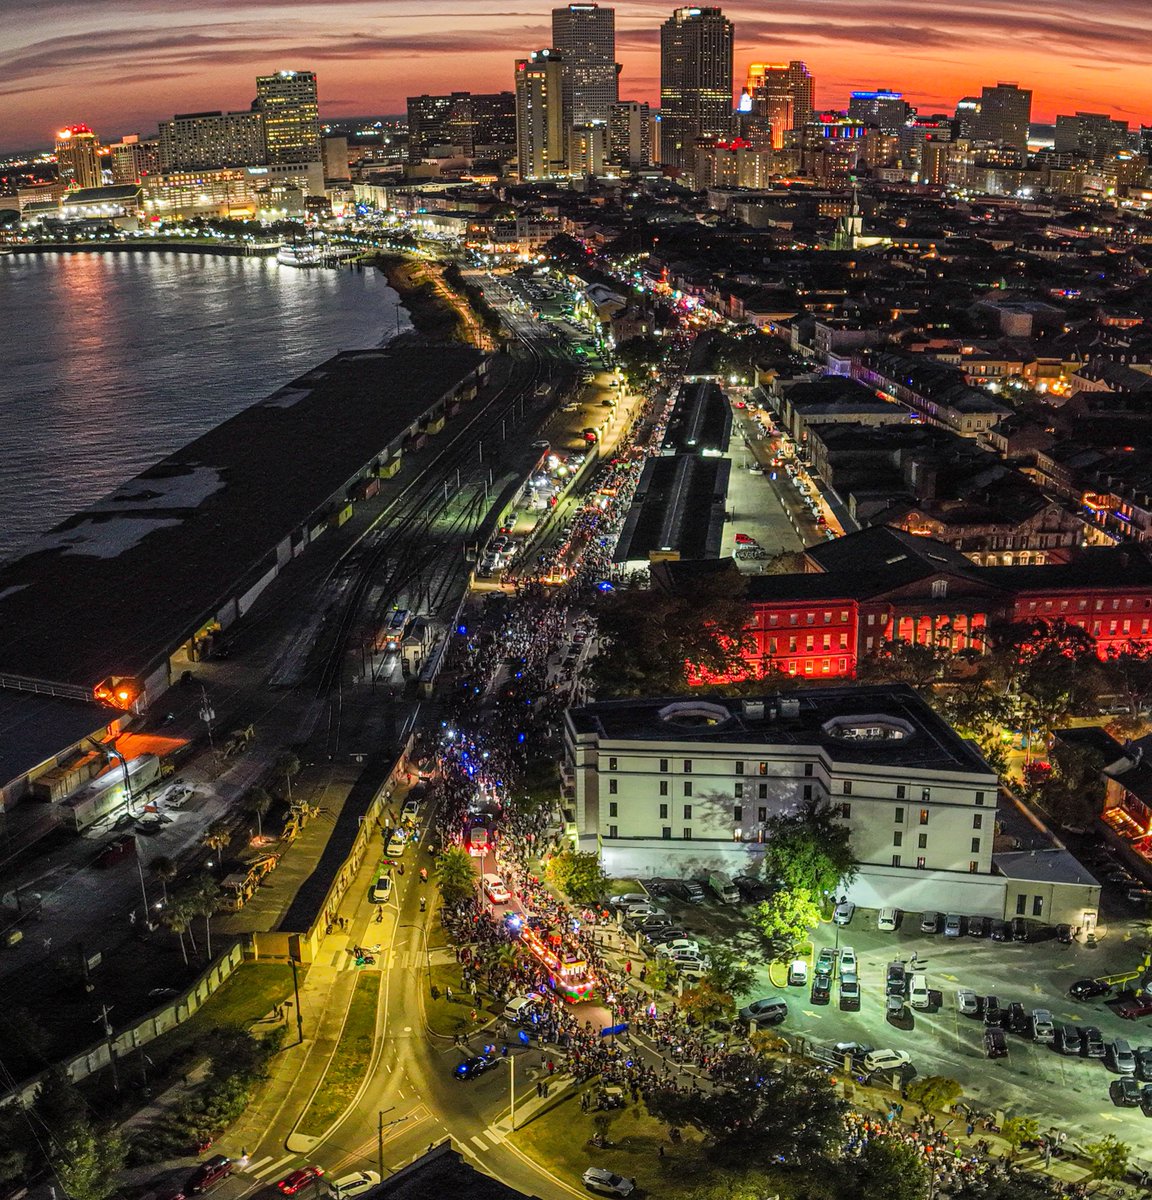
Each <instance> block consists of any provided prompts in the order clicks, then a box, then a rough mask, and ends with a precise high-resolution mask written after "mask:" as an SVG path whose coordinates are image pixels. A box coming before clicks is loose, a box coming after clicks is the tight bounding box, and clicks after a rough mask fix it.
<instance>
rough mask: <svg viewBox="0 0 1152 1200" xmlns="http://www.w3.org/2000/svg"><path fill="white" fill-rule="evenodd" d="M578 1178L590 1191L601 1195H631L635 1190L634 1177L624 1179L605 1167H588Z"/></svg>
mask: <svg viewBox="0 0 1152 1200" xmlns="http://www.w3.org/2000/svg"><path fill="white" fill-rule="evenodd" d="M580 1178H581V1179H582V1180H583V1181H584V1186H585V1187H586V1188H587V1189H588V1190H589V1191H590V1192H597V1193H599V1195H601V1196H631V1195H632V1193H633V1192H634V1191H635V1190H636V1180H635V1179H625V1178H624V1176H623V1175H617V1174H615V1173H614V1172H612V1171H609V1170H608V1168H607V1167H589V1168H588V1170H586V1171H585V1172H584V1174H583V1175H581V1176H580Z"/></svg>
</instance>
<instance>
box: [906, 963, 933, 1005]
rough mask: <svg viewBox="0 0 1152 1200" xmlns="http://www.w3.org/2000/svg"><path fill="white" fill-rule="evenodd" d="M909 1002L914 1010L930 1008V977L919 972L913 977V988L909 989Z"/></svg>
mask: <svg viewBox="0 0 1152 1200" xmlns="http://www.w3.org/2000/svg"><path fill="white" fill-rule="evenodd" d="M908 1000H909V1002H910V1003H911V1005H912V1007H913V1008H927V1007H928V976H927V975H924V974H922V973H921V972H919V971H917V972H916V973H915V974H914V975H913V976H912V986H911V987H910V988H909V989H908Z"/></svg>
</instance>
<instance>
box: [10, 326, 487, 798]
mask: <svg viewBox="0 0 1152 1200" xmlns="http://www.w3.org/2000/svg"><path fill="white" fill-rule="evenodd" d="M487 363H488V360H487V358H486V357H485V356H484V355H482V354H481V353H480V352H478V351H476V350H473V349H471V348H468V347H463V346H460V347H456V346H438V347H436V348H435V351H434V352H430V351H429V349H428V348H427V347H426V346H393V347H388V348H385V349H379V350H376V349H373V350H357V351H348V352H345V353H342V354H338V355H336V356H335V357H334V358H331V359H329V360H328V361H326V362H324V363H321V364H320V365H318V366H316V367H314V368H312V369H311V370H309V371H307V372H305V373H304V374H303V375H301V376H300V377H299V378H297V379H295V380H293V381H292V382H291V383H289V384H287V385H285V386H284V387H282V388H280V389H279V390H278V391H276V392H274V393H273V394H272V395H271V396H269V397H268V398H267V399H265V400H263V401H261V402H259V403H257V404H254V405H252V406H251V407H249V408H247V409H245V410H244V411H243V412H241V413H239V414H237V415H236V416H235V417H233V418H231V419H230V420H228V421H226V422H224V423H223V424H222V425H219V426H217V427H216V428H215V429H213V430H211V431H209V432H208V433H206V434H204V435H203V436H202V437H199V438H197V439H196V440H195V441H193V442H190V443H189V444H188V445H187V446H185V447H183V448H182V449H180V450H178V451H176V452H175V453H174V454H171V455H169V456H168V457H167V458H165V459H163V460H162V461H161V462H158V463H156V464H155V465H154V466H152V467H150V468H148V470H146V471H144V472H142V473H141V474H140V475H138V476H137V477H136V478H135V479H132V480H129V481H128V482H126V483H125V484H123V485H122V486H120V487H119V488H117V489H116V490H115V491H114V492H113V493H112V494H111V495H109V496H106V497H105V498H104V499H103V500H101V501H99V502H98V503H97V504H94V505H92V506H91V507H90V508H88V509H86V510H85V511H83V512H81V513H77V514H76V515H75V516H73V517H70V518H69V519H68V520H67V521H65V522H63V523H62V524H60V525H58V526H56V527H55V528H54V529H52V530H50V531H49V532H48V533H46V534H45V535H43V536H42V537H41V538H40V539H38V541H37V542H35V543H34V544H33V546H32V547H31V548H30V549H29V550H28V551H27V552H26V553H25V554H24V555H23V556H21V557H20V558H17V559H15V560H13V561H11V562H8V563H5V564H4V565H3V566H2V567H0V712H3V713H4V714H5V717H6V719H5V722H4V725H3V728H2V729H0V764H2V765H3V768H4V771H5V772H6V773H7V778H5V779H3V780H0V789H3V790H0V797H3V798H4V799H5V800H6V801H11V800H14V799H16V798H17V797H19V796H20V795H23V794H25V793H26V792H27V790H28V788H29V787H30V785H31V783H33V782H34V780H35V778H36V776H37V775H39V774H42V773H43V772H44V771H47V770H49V769H52V768H54V767H56V766H57V765H58V764H59V762H60V761H62V760H63V759H64V758H65V757H66V756H67V754H68V753H69V750H70V747H71V746H72V745H73V743H74V742H75V740H76V738H77V736H79V735H76V734H75V730H76V725H77V722H79V724H80V725H83V724H84V723H85V722H86V721H88V722H91V724H89V728H88V730H84V733H87V732H90V730H91V729H92V728H95V727H97V726H99V725H101V724H102V725H105V726H106V725H108V724H110V723H113V722H116V721H120V720H122V719H123V718H124V717H125V715H126V714H134V713H141V712H143V711H144V710H145V709H146V708H148V706H149V705H151V704H152V703H154V702H155V701H156V699H157V698H158V697H159V696H160V695H162V694H163V693H164V692H165V691H166V690H167V688H168V687H169V686H170V685H171V684H173V683H174V682H176V681H177V680H178V679H179V678H180V676H181V674H182V672H183V671H184V670H185V669H187V668H188V667H189V666H190V665H191V663H192V662H193V661H194V659H195V658H196V647H197V645H198V644H200V643H201V642H202V641H203V640H204V639H205V638H207V637H208V636H209V635H211V634H213V633H214V632H215V631H219V630H225V629H227V628H228V627H229V626H231V625H233V624H234V623H235V622H236V621H238V620H239V619H240V618H241V617H243V616H244V614H245V613H247V612H248V611H249V610H250V609H251V607H252V606H253V604H255V603H256V601H257V599H258V598H259V597H260V596H261V594H262V593H263V592H264V591H265V589H266V588H268V587H269V586H270V585H271V584H272V583H273V582H274V581H275V580H276V578H277V576H278V575H279V574H280V573H281V571H282V570H284V569H285V567H286V566H287V565H288V564H289V563H291V562H292V561H293V560H294V559H295V558H297V557H298V556H299V555H301V554H303V553H305V552H306V551H307V549H308V547H309V546H310V545H311V544H312V543H313V542H315V541H316V540H317V539H319V538H321V537H323V536H324V534H325V532H326V531H328V530H329V529H332V528H335V527H337V526H339V525H341V524H343V522H344V521H345V520H347V519H348V517H349V516H350V515H351V514H352V511H353V505H354V503H355V502H356V500H357V498H362V497H364V496H366V495H369V494H372V493H373V492H374V491H375V490H376V489H377V488H378V486H379V484H378V477H379V476H381V475H388V474H392V473H394V472H395V471H396V470H398V469H399V468H400V465H401V462H402V456H403V454H404V452H405V449H406V448H408V447H411V446H414V445H419V444H422V442H423V441H424V440H425V439H426V438H427V437H428V436H429V435H430V434H431V433H434V432H436V431H437V430H439V429H440V428H442V427H443V424H444V422H445V421H446V420H449V419H450V418H451V416H452V414H453V413H454V412H455V411H456V410H457V408H458V406H459V405H461V404H463V403H465V402H467V401H468V400H469V399H471V398H472V397H474V396H475V394H476V392H477V390H478V388H479V386H480V384H481V381H482V380H483V378H484V376H485V375H486V372H487ZM49 701H52V702H54V703H57V704H60V705H63V706H64V707H65V709H66V710H67V712H68V713H74V714H75V715H74V716H72V717H71V718H70V723H69V722H66V721H64V720H63V717H61V719H60V722H59V724H58V725H55V726H51V725H49V726H44V725H42V723H37V725H36V726H35V728H36V730H37V736H36V738H35V739H31V738H28V737H26V736H25V733H26V726H27V723H28V720H29V719H30V718H28V717H27V716H24V717H22V716H21V714H24V713H26V712H30V711H31V708H32V707H33V706H42V705H44V704H46V703H48V702H49ZM97 715H99V716H100V719H94V718H96V717H97ZM53 730H54V732H51V731H53ZM70 739H71V740H70Z"/></svg>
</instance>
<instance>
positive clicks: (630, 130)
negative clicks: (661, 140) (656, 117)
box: [608, 100, 652, 167]
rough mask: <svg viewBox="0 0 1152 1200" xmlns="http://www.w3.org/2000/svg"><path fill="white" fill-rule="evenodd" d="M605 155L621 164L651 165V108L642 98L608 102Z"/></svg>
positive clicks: (634, 165)
mask: <svg viewBox="0 0 1152 1200" xmlns="http://www.w3.org/2000/svg"><path fill="white" fill-rule="evenodd" d="M608 157H609V159H610V161H612V162H614V163H617V164H618V165H620V166H622V167H648V166H651V165H652V111H651V109H650V108H649V107H648V105H647V104H645V103H644V102H643V101H642V100H618V101H617V102H616V103H615V104H613V105H612V115H611V116H610V117H609V118H608Z"/></svg>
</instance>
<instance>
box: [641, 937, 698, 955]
mask: <svg viewBox="0 0 1152 1200" xmlns="http://www.w3.org/2000/svg"><path fill="white" fill-rule="evenodd" d="M678 951H686V952H687V953H688V954H699V953H700V943H699V942H694V941H692V939H691V938H673V939H672V941H670V942H661V943H660V944H659V945H658V946H653V947H652V952H653V953H654V954H663V955H664V957H665V958H671V956H672V955H673V954H675V953H677V952H678Z"/></svg>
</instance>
